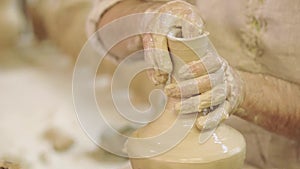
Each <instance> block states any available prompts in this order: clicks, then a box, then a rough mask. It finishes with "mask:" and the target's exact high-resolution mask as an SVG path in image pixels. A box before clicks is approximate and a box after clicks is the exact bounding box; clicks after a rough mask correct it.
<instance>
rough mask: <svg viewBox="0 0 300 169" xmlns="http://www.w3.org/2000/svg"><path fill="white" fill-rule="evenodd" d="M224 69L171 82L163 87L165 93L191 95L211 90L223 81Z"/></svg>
mask: <svg viewBox="0 0 300 169" xmlns="http://www.w3.org/2000/svg"><path fill="white" fill-rule="evenodd" d="M224 75H225V74H224V71H223V70H221V69H219V71H217V72H215V73H212V74H209V75H204V76H200V77H198V78H195V79H189V80H185V81H182V82H179V83H171V84H169V85H167V86H166V87H165V93H166V95H167V96H169V97H178V98H180V97H191V96H193V95H197V94H201V93H204V92H207V91H209V90H211V89H212V88H214V87H216V86H218V85H220V84H222V83H224Z"/></svg>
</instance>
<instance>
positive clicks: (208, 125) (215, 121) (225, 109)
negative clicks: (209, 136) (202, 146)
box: [196, 101, 231, 130]
mask: <svg viewBox="0 0 300 169" xmlns="http://www.w3.org/2000/svg"><path fill="white" fill-rule="evenodd" d="M230 109H231V106H230V103H229V102H228V101H225V102H224V103H222V104H221V105H219V107H217V108H216V109H215V110H213V111H212V112H210V113H208V114H207V115H206V116H199V117H198V119H197V121H196V126H197V127H198V129H199V130H210V129H213V128H215V127H217V126H218V125H219V124H220V122H222V121H223V120H225V119H227V118H228V117H229V114H230Z"/></svg>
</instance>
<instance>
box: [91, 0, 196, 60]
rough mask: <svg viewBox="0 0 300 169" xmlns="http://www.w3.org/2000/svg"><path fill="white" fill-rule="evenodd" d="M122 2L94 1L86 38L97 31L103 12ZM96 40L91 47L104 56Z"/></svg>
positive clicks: (115, 0)
mask: <svg viewBox="0 0 300 169" xmlns="http://www.w3.org/2000/svg"><path fill="white" fill-rule="evenodd" d="M120 1H122V0H95V1H94V5H93V9H92V11H91V12H90V14H89V16H88V19H87V23H86V33H87V36H88V38H89V37H91V36H92V35H93V34H94V33H95V32H96V31H97V24H98V23H99V21H100V19H101V17H102V15H103V14H104V12H105V11H106V10H107V9H109V8H111V7H112V6H114V5H115V4H117V3H118V2H120ZM144 1H160V2H168V1H171V0H144ZM186 1H188V2H190V3H192V4H194V3H195V2H194V1H195V0H186ZM96 39H97V40H95V41H93V42H92V45H93V46H94V48H95V49H96V50H97V52H98V53H99V54H100V55H105V54H106V49H105V48H104V45H103V43H102V42H101V39H99V38H96ZM108 55H109V58H111V59H112V60H113V61H114V62H117V61H118V58H117V57H116V56H112V55H111V54H108Z"/></svg>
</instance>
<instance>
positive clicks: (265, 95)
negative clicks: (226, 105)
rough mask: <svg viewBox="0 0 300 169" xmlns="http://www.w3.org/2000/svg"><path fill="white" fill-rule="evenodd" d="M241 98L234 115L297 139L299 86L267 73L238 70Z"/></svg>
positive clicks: (299, 109)
mask: <svg viewBox="0 0 300 169" xmlns="http://www.w3.org/2000/svg"><path fill="white" fill-rule="evenodd" d="M239 73H240V76H241V78H242V79H243V81H244V91H245V99H244V101H243V103H242V105H241V109H240V110H241V111H238V112H237V113H236V115H237V116H239V117H241V118H243V119H246V120H248V121H251V122H253V123H255V124H257V125H259V126H261V127H263V128H265V129H267V130H269V131H271V132H274V133H277V134H280V135H284V136H286V137H289V138H292V139H298V140H300V104H299V103H300V102H299V101H300V87H299V85H296V84H293V83H290V82H287V81H284V80H281V79H277V78H274V77H271V76H268V75H262V74H252V73H246V72H239Z"/></svg>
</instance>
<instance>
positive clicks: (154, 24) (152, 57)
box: [143, 1, 203, 85]
mask: <svg viewBox="0 0 300 169" xmlns="http://www.w3.org/2000/svg"><path fill="white" fill-rule="evenodd" d="M148 12H152V13H155V14H154V17H152V18H150V19H149V18H147V19H145V20H147V21H145V22H146V23H144V29H146V31H147V32H151V33H146V34H144V35H143V46H144V50H145V60H146V61H147V62H148V63H150V64H151V65H152V66H153V69H151V70H149V71H148V75H149V77H150V79H151V80H152V81H153V82H154V83H155V84H157V85H158V84H165V83H166V82H167V80H168V77H169V76H168V75H169V74H170V73H171V72H172V69H173V67H172V61H171V58H170V55H169V52H168V44H167V35H168V34H169V32H170V31H171V29H174V28H180V29H181V31H182V35H181V36H182V37H184V38H190V37H195V36H198V35H201V34H202V27H203V22H202V19H201V17H200V15H199V14H198V11H197V9H196V8H195V7H194V6H193V5H191V4H189V3H187V2H184V1H171V2H168V3H165V4H163V5H162V6H160V7H159V8H157V9H149V10H148ZM153 32H154V33H153ZM155 33H156V34H155Z"/></svg>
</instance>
